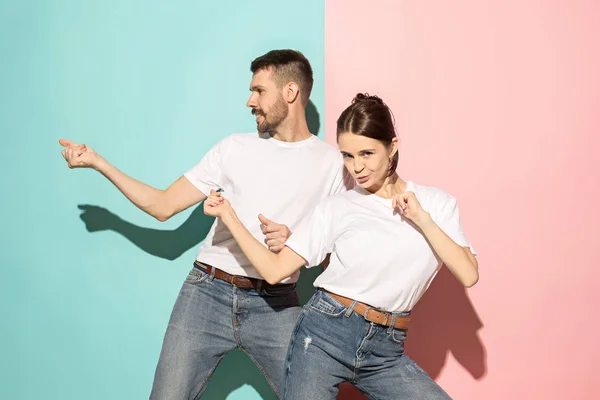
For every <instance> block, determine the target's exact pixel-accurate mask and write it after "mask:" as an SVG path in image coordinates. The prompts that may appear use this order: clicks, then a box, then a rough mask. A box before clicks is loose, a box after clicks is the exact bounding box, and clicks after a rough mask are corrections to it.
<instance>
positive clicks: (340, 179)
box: [329, 156, 355, 196]
mask: <svg viewBox="0 0 600 400" xmlns="http://www.w3.org/2000/svg"><path fill="white" fill-rule="evenodd" d="M354 185H355V181H354V178H353V177H352V175H350V173H349V172H348V171H347V170H346V168H345V167H344V162H343V161H342V157H341V156H340V162H339V165H338V170H337V173H336V174H335V178H334V180H333V185H332V186H331V191H330V193H329V195H330V196H333V195H334V194H338V193H341V192H345V191H347V190H350V189H352V188H353V187H354Z"/></svg>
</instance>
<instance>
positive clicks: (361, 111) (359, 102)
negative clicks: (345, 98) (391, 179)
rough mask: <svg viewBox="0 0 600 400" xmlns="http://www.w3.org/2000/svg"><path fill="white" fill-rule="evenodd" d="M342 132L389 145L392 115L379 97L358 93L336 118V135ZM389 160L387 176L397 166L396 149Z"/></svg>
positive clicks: (390, 141)
mask: <svg viewBox="0 0 600 400" xmlns="http://www.w3.org/2000/svg"><path fill="white" fill-rule="evenodd" d="M344 132H350V133H353V134H355V135H361V136H365V137H368V138H371V139H376V140H379V141H380V142H382V143H383V144H385V145H386V146H390V145H391V144H392V140H393V139H394V138H395V137H396V129H395V128H394V116H393V114H392V111H391V110H390V108H389V107H388V106H387V105H386V104H385V103H384V102H383V100H381V99H380V98H379V97H377V96H370V95H369V94H368V93H364V94H363V93H358V94H357V95H356V96H355V97H354V99H352V104H350V106H348V108H346V109H345V110H344V111H343V112H342V114H341V115H340V117H339V118H338V120H337V136H338V137H339V135H340V134H342V133H344ZM390 161H391V162H390V169H389V171H388V176H391V175H392V174H393V173H394V172H396V167H398V152H397V151H396V153H395V154H394V156H393V157H392V159H391V160H390Z"/></svg>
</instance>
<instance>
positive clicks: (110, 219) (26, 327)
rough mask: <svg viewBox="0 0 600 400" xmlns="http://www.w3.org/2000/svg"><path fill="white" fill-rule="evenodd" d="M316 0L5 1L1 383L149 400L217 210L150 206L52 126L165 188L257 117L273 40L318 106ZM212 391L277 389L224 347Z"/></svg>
mask: <svg viewBox="0 0 600 400" xmlns="http://www.w3.org/2000/svg"><path fill="white" fill-rule="evenodd" d="M323 1H324V0H318V1H313V0H311V1H302V2H300V1H296V2H290V1H276V0H255V1H252V2H245V1H218V2H217V1H214V2H205V1H189V0H188V1H172V2H163V1H148V0H146V1H137V0H136V1H131V0H130V1H115V0H103V1H97V0H92V1H85V2H81V1H66V0H62V1H53V2H47V1H31V0H30V1H26V0H25V1H19V2H9V1H1V2H0V134H1V138H2V145H1V146H0V152H1V153H0V154H1V157H0V167H1V168H2V173H1V174H0V180H1V181H0V183H1V185H2V196H1V197H0V198H1V200H0V201H1V205H2V207H1V210H2V220H1V221H2V229H1V231H0V232H1V233H0V234H1V235H2V236H1V247H2V250H1V253H0V265H1V272H2V275H1V277H0V316H1V318H2V323H1V326H0V354H1V356H0V398H2V399H34V398H44V399H83V398H85V399H90V400H91V399H103V400H105V399H144V398H147V397H148V395H149V393H150V388H151V384H152V379H153V374H154V369H155V366H156V362H157V360H158V355H159V351H160V346H161V343H162V339H163V335H164V332H165V329H166V326H167V321H168V318H169V315H170V312H171V308H172V306H173V304H174V301H175V298H176V295H177V293H178V290H179V287H180V285H181V283H182V281H183V279H184V277H185V275H186V273H187V271H188V270H189V269H190V267H191V264H192V261H193V259H194V255H195V251H196V248H197V246H198V244H199V243H200V241H201V240H202V239H203V237H204V235H205V234H206V232H207V230H208V228H209V225H210V223H211V220H210V219H208V218H206V217H205V216H204V215H203V214H202V212H201V210H200V209H197V208H194V209H191V210H188V211H186V212H184V213H182V214H181V215H178V216H176V217H175V218H173V219H172V220H170V221H168V222H166V223H159V222H157V221H155V220H153V219H152V218H151V217H149V216H147V215H146V214H144V213H143V212H141V211H139V210H138V209H137V208H135V207H134V206H133V205H132V204H131V203H129V201H128V200H126V199H125V197H124V196H122V195H121V194H120V193H119V192H118V191H117V190H116V189H115V188H114V187H113V186H112V185H111V184H110V183H109V182H108V181H107V180H106V179H105V178H103V177H102V176H101V175H100V174H98V173H96V172H94V171H90V170H69V169H68V168H67V166H66V163H65V162H64V160H63V158H62V157H61V155H60V150H61V148H60V146H59V145H58V143H57V140H58V139H59V138H60V137H65V138H69V139H72V140H74V141H78V142H84V143H86V144H88V145H89V146H91V147H93V148H94V149H95V150H96V151H98V152H99V153H101V154H103V155H104V156H105V157H106V158H107V159H108V160H109V161H111V162H112V163H113V164H115V165H116V166H117V167H118V168H120V169H121V170H123V171H124V172H125V173H127V174H129V175H131V176H133V177H135V178H137V179H139V180H141V181H143V182H146V183H148V184H150V185H153V186H156V187H159V188H166V187H167V186H168V185H169V184H170V183H171V182H173V181H174V180H175V179H177V178H178V177H179V176H180V175H181V174H182V173H183V172H185V171H186V170H187V169H188V168H190V167H191V166H193V165H194V164H195V163H196V162H197V161H198V160H199V159H200V158H201V157H202V156H203V155H204V154H205V152H206V151H207V150H208V149H209V148H210V147H211V146H212V145H213V144H214V143H216V142H217V141H218V140H219V139H221V138H222V137H224V136H226V135H228V134H230V133H234V132H247V131H252V130H254V129H255V125H254V120H253V118H252V116H251V115H250V112H249V110H248V109H247V108H246V107H245V105H244V104H245V101H246V99H247V96H248V94H249V91H248V84H249V82H250V79H251V73H250V71H249V64H250V61H251V60H252V59H254V58H255V57H257V56H259V55H261V54H263V53H265V52H267V51H268V50H270V49H273V48H296V49H299V50H301V51H303V52H304V53H305V55H306V56H307V57H308V58H309V59H310V60H311V62H312V65H313V68H314V72H315V87H314V92H313V95H312V101H313V103H314V105H313V108H314V107H316V109H317V110H319V111H318V112H320V110H322V108H323V102H324V87H323V64H324V49H323V43H324V40H323V11H324V4H323ZM320 121H321V123H319V116H318V115H317V114H316V113H314V112H313V113H312V117H311V125H312V127H313V130H315V131H316V130H318V127H319V126H322V121H323V115H322V113H321V115H320ZM321 131H322V129H321ZM320 136H322V132H320ZM80 214H83V215H82V217H80ZM82 218H83V220H82ZM313 277H314V274H313V275H310V274H304V282H303V285H304V286H303V287H302V288H301V291H302V296H303V298H306V297H307V296H308V295H309V294H310V291H311V288H310V282H309V281H310V280H311V279H312V278H313ZM205 398H208V399H221V398H227V399H245V400H246V399H260V398H265V399H267V398H273V394H272V392H271V391H270V389H269V388H268V386H267V383H266V381H265V380H264V378H263V377H262V375H261V374H260V373H259V371H258V369H257V368H256V367H254V365H253V364H252V362H251V361H250V360H249V359H248V358H247V357H245V356H243V355H242V354H238V353H232V354H231V355H230V356H228V357H227V358H226V359H225V360H224V361H223V363H222V365H221V366H220V367H219V369H218V370H217V372H216V375H215V377H214V378H213V380H212V381H211V383H210V385H209V387H208V389H207V392H206V396H205Z"/></svg>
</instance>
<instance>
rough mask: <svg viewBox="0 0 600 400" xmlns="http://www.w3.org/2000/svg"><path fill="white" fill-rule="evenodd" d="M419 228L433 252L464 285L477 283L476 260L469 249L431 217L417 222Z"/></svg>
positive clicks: (469, 285) (468, 285)
mask: <svg viewBox="0 0 600 400" xmlns="http://www.w3.org/2000/svg"><path fill="white" fill-rule="evenodd" d="M419 228H421V231H422V232H423V234H424V235H425V237H426V238H427V240H428V241H429V243H430V244H431V246H432V247H433V250H434V251H435V253H436V254H437V255H438V256H439V257H440V258H441V260H442V261H443V262H444V264H446V266H447V267H448V269H449V270H450V272H452V274H453V275H454V276H455V277H456V278H457V279H458V280H459V281H460V282H461V283H462V284H463V285H464V286H465V287H471V286H473V285H475V284H476V283H477V280H478V279H479V272H478V266H477V260H476V259H475V257H474V256H473V254H472V253H471V251H470V250H468V249H465V248H464V247H461V246H460V245H458V244H457V243H456V242H455V241H454V240H452V238H450V237H449V236H448V235H447V234H446V233H445V232H444V231H443V230H442V229H441V228H440V227H439V226H438V225H437V224H436V223H435V222H434V221H433V219H431V218H428V219H427V220H426V222H423V223H421V224H419Z"/></svg>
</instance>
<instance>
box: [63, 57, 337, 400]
mask: <svg viewBox="0 0 600 400" xmlns="http://www.w3.org/2000/svg"><path fill="white" fill-rule="evenodd" d="M250 69H251V71H252V73H253V76H252V81H251V83H250V91H251V95H250V98H249V99H248V102H247V103H246V105H247V106H248V107H250V108H251V110H252V114H253V115H255V116H256V125H257V130H258V133H253V134H236V135H231V136H228V137H226V138H225V139H223V140H221V142H219V143H218V144H217V145H215V146H214V147H213V148H212V149H211V150H210V151H209V152H208V153H207V154H206V155H205V156H204V157H203V158H202V160H201V161H200V162H199V163H198V164H197V165H196V166H194V167H193V168H192V169H190V170H189V171H188V172H187V173H185V174H184V176H182V177H180V178H179V179H178V180H177V181H175V182H174V183H173V184H172V185H171V186H169V188H168V189H166V190H159V189H156V188H153V187H150V186H148V185H146V184H144V183H142V182H139V181H137V180H135V179H133V178H131V177H129V176H127V175H125V174H124V173H122V172H121V171H119V170H117V169H116V168H115V167H114V166H112V165H111V164H109V163H108V162H107V161H106V160H105V159H104V158H103V157H101V156H100V155H99V154H98V153H96V152H94V151H93V150H92V149H91V148H90V147H87V146H86V145H84V144H82V145H79V144H76V143H73V142H70V141H68V140H62V139H61V141H60V143H61V144H62V145H63V146H64V147H65V149H64V150H63V151H62V154H63V156H64V157H65V159H66V161H67V162H68V164H69V167H70V168H77V167H89V168H94V169H96V170H98V171H99V172H100V173H102V174H103V175H104V176H106V177H107V178H108V179H109V180H110V181H111V182H112V183H113V184H114V185H115V186H117V188H118V189H119V190H120V191H121V192H122V193H123V194H124V195H125V196H126V197H127V198H128V199H129V200H130V201H131V202H133V203H134V204H135V205H136V206H137V207H139V208H140V209H142V210H143V211H145V212H146V213H148V214H150V215H152V216H153V217H155V218H156V219H158V220H160V221H166V220H167V219H169V218H170V217H171V216H173V215H175V214H177V213H178V212H180V211H182V210H185V209H186V208H188V207H190V206H192V205H194V204H197V203H199V202H201V201H202V200H204V199H205V198H206V197H207V195H208V194H209V193H210V190H211V189H213V190H219V189H220V190H223V191H224V192H225V193H227V196H228V198H229V200H230V201H231V203H232V204H234V205H235V207H236V209H237V210H238V212H239V216H240V218H241V220H242V222H243V223H244V225H246V226H247V227H248V228H249V229H250V230H251V232H252V234H253V235H254V236H255V237H256V238H258V239H259V240H263V239H264V241H265V244H266V245H267V246H268V247H269V249H270V250H271V251H274V252H277V251H279V250H281V249H282V248H283V245H284V243H285V240H286V239H287V238H288V237H289V235H290V234H291V231H293V230H294V228H295V226H296V225H297V224H298V222H299V221H300V220H301V218H302V217H303V216H304V215H306V214H307V213H309V212H310V211H311V210H312V209H313V208H314V206H315V205H316V204H317V203H318V202H319V201H320V200H321V199H323V198H324V197H326V196H329V195H332V194H335V193H337V192H340V191H342V190H345V187H344V180H343V164H342V160H341V156H340V154H339V153H338V152H337V150H335V149H334V148H333V147H331V146H329V145H328V144H326V143H325V142H323V141H321V140H319V139H317V138H316V137H315V136H313V135H312V134H311V133H310V132H309V130H308V126H307V122H306V116H305V108H306V105H307V103H308V99H309V96H310V92H311V89H312V85H313V77H312V68H311V66H310V63H309V62H308V60H307V59H306V58H305V57H304V56H303V55H302V54H301V53H300V52H297V51H293V50H273V51H270V52H269V53H267V54H265V55H263V56H261V57H258V58H257V59H255V60H254V61H253V62H252V64H251V67H250ZM259 212H262V213H264V215H262V214H260V215H259ZM257 217H258V219H259V220H260V221H259V220H257ZM271 220H273V221H279V222H283V223H284V224H285V225H284V224H277V223H274V222H272V221H271ZM259 222H260V224H259ZM290 229H291V231H290ZM297 279H298V274H294V275H293V276H291V277H288V278H286V279H285V280H283V281H282V282H280V283H279V284H276V285H270V284H268V283H267V282H266V281H264V280H263V279H262V277H261V276H260V274H259V273H258V272H257V271H256V270H255V269H254V267H252V265H251V264H250V262H249V261H248V259H247V258H246V257H245V256H244V254H243V253H242V251H241V250H240V248H239V247H238V245H237V243H236V241H235V240H234V239H233V237H232V236H231V233H230V232H229V231H228V230H227V228H226V227H225V226H224V225H223V224H222V223H221V222H219V221H218V220H216V221H215V222H214V224H213V226H212V228H211V231H210V232H209V234H208V235H207V237H206V239H205V241H204V242H203V244H202V245H201V247H200V249H199V251H198V254H197V257H196V262H195V266H194V268H193V269H192V271H190V274H189V275H188V277H187V279H186V280H185V282H184V284H183V286H182V288H181V291H180V293H179V296H178V298H177V301H176V303H175V306H174V308H173V312H172V315H171V319H170V321H169V326H168V328H167V332H166V335H165V339H164V342H163V347H162V350H161V354H160V359H159V362H158V367H157V369H156V374H155V378H154V384H153V388H152V394H151V396H150V397H151V398H152V399H197V398H199V397H200V395H201V394H202V391H203V390H204V388H205V386H206V383H207V382H208V380H209V378H210V376H211V374H212V372H213V371H214V369H215V368H216V367H217V364H218V363H219V361H220V360H221V359H222V358H223V357H224V356H225V354H227V353H228V352H229V351H231V350H233V349H235V348H240V349H242V350H243V351H244V352H246V353H247V354H248V355H249V356H250V357H251V358H252V360H253V361H254V362H255V363H256V365H257V366H258V367H259V368H260V370H261V371H262V372H263V373H264V375H265V377H266V378H267V381H268V382H269V384H270V386H271V388H272V389H273V391H274V392H275V393H276V394H277V395H278V396H279V394H280V386H281V384H282V383H283V371H284V361H285V357H286V353H287V347H288V342H289V339H290V336H291V332H292V329H293V327H294V325H295V323H296V319H297V317H298V314H299V312H300V307H299V303H298V297H297V296H296V293H295V291H294V285H293V283H294V282H295V281H296V280H297Z"/></svg>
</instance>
